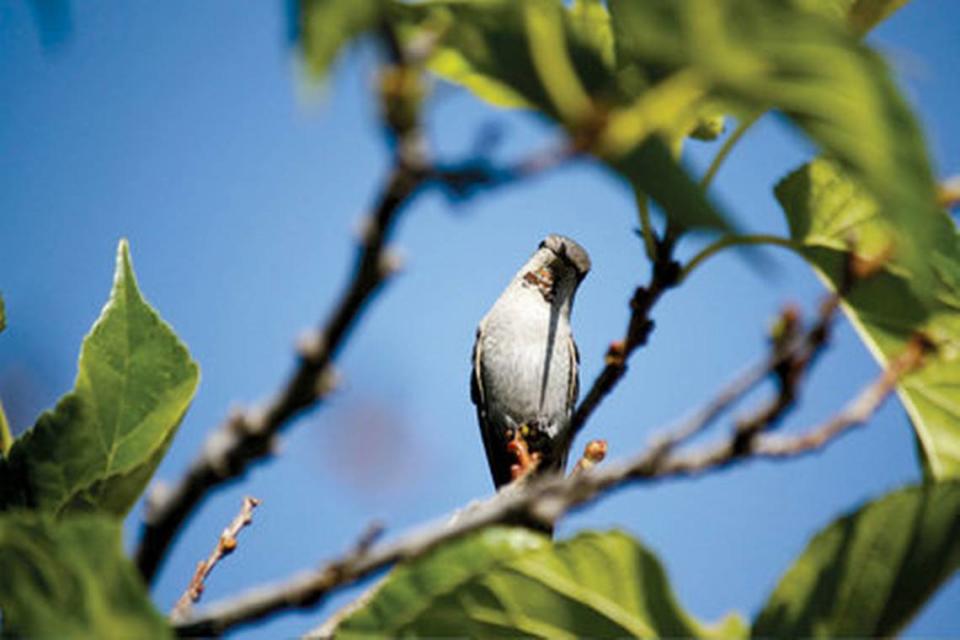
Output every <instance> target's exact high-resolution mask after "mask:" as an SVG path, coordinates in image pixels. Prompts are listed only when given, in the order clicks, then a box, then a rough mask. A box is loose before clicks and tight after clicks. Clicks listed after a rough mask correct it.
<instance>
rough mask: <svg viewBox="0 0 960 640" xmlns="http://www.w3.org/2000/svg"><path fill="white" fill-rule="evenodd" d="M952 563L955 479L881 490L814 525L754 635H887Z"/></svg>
mask: <svg viewBox="0 0 960 640" xmlns="http://www.w3.org/2000/svg"><path fill="white" fill-rule="evenodd" d="M958 567H960V483H957V482H944V483H937V484H927V485H923V486H916V487H910V488H907V489H903V490H901V491H896V492H894V493H891V494H888V495H887V496H885V497H884V498H881V499H880V500H876V501H874V502H871V503H870V504H868V505H866V506H865V507H863V508H861V509H859V510H858V511H856V512H855V513H853V514H851V515H848V516H845V517H843V518H841V519H839V520H837V521H836V522H834V523H833V524H831V525H830V526H829V527H827V528H826V529H824V530H823V531H821V532H820V533H818V534H817V535H816V537H814V538H813V540H811V541H810V544H809V545H807V548H806V549H805V550H804V552H803V554H802V555H801V556H800V557H799V558H798V559H797V561H796V562H795V563H794V564H793V566H792V567H790V569H789V570H788V571H787V573H786V574H784V576H783V578H782V579H781V580H780V583H779V584H778V585H777V587H776V589H775V590H774V592H773V594H772V595H771V596H770V598H769V600H768V601H767V603H766V605H765V606H764V607H763V610H762V611H761V612H760V615H759V616H758V617H757V620H756V622H755V623H754V627H753V635H754V636H755V637H759V638H811V637H820V638H841V637H845V638H884V637H893V636H895V635H897V633H899V632H900V631H901V630H902V629H903V628H904V626H905V625H906V624H907V623H908V622H910V620H911V619H912V618H913V617H914V616H915V615H916V614H917V613H918V612H919V611H920V609H921V608H922V607H923V605H924V604H925V603H926V601H927V600H928V599H929V598H930V596H931V595H932V594H933V593H934V591H936V589H937V587H939V586H940V585H941V584H943V583H944V581H946V580H947V578H949V577H950V576H951V575H952V574H953V573H954V572H955V571H956V570H957V568H958Z"/></svg>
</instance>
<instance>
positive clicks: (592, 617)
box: [337, 529, 746, 638]
mask: <svg viewBox="0 0 960 640" xmlns="http://www.w3.org/2000/svg"><path fill="white" fill-rule="evenodd" d="M371 634H373V635H377V636H391V637H401V636H405V637H410V636H418V637H450V636H456V637H475V638H479V637H494V636H514V637H543V638H577V637H581V638H582V637H591V638H604V637H618V638H625V637H633V638H641V637H648V638H650V637H684V638H689V637H720V636H722V637H728V638H737V637H741V638H742V637H744V636H745V635H746V628H745V626H744V624H743V622H742V621H741V620H740V618H739V617H737V616H728V617H727V618H726V619H725V620H724V622H722V623H721V624H720V625H719V626H717V627H715V628H707V627H704V626H702V625H700V624H699V623H698V622H697V621H695V620H694V619H693V618H692V617H691V616H689V615H688V614H687V613H686V612H684V611H683V609H682V608H681V607H680V605H679V604H678V603H677V601H676V598H675V596H674V595H673V592H672V590H671V589H670V586H669V584H668V582H667V576H666V574H665V572H664V570H663V567H662V566H661V565H660V562H659V561H658V560H657V558H656V557H655V556H654V555H653V554H652V553H651V552H650V551H647V550H646V549H644V548H643V547H642V546H641V545H640V544H639V543H637V542H636V541H635V540H633V539H632V538H630V537H629V536H628V535H626V534H624V533H619V532H611V533H602V534H601V533H584V534H580V535H578V536H576V537H575V538H573V539H571V540H567V541H565V542H559V543H557V544H552V543H551V542H550V540H549V539H548V538H547V537H545V536H542V535H539V534H535V533H531V532H530V531H528V530H525V529H491V530H486V531H483V532H481V533H479V534H476V535H474V536H472V537H469V538H466V539H464V540H459V541H456V542H452V543H450V544H447V545H445V546H443V547H441V548H439V549H437V550H436V551H435V552H433V553H431V554H429V555H428V556H426V557H424V558H421V559H419V560H416V561H414V562H412V563H410V564H408V565H404V566H401V567H399V568H398V569H396V570H395V571H394V572H393V573H392V574H391V575H390V576H388V578H387V579H386V580H385V583H384V584H383V585H382V586H380V587H379V588H378V590H377V592H376V593H375V594H374V596H373V597H372V599H371V600H370V601H369V602H367V603H366V604H365V606H363V607H362V608H361V609H359V610H358V611H356V612H354V613H353V614H352V615H351V616H349V617H348V618H346V620H345V621H344V622H343V623H342V626H341V627H340V629H339V630H338V633H337V637H338V638H360V637H369V636H370V635H371Z"/></svg>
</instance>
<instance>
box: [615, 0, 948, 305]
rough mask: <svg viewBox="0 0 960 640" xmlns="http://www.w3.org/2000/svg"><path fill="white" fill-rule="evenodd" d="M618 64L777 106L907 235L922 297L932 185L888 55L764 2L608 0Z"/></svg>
mask: <svg viewBox="0 0 960 640" xmlns="http://www.w3.org/2000/svg"><path fill="white" fill-rule="evenodd" d="M608 6H609V8H610V11H611V15H612V17H613V26H614V32H615V36H616V47H617V62H618V65H620V66H621V68H622V69H623V71H622V73H625V72H626V70H630V71H632V73H633V74H634V75H639V76H642V77H644V78H646V79H647V80H648V81H649V82H656V81H658V80H659V79H662V78H669V77H672V76H674V75H676V74H678V73H681V72H682V73H685V74H689V73H696V74H697V75H698V77H700V78H701V79H702V80H703V81H704V82H705V83H706V85H707V86H708V87H709V88H710V90H709V94H710V95H711V96H712V97H713V98H715V99H717V100H720V101H723V102H725V103H727V104H729V105H731V107H733V108H735V109H736V110H739V111H743V112H756V111H763V110H766V109H768V108H775V109H779V110H780V111H781V112H782V113H783V114H784V115H786V116H787V117H788V118H789V119H790V120H791V121H792V122H793V123H795V124H796V125H797V126H799V127H800V128H801V129H802V130H803V131H804V132H806V134H807V135H808V136H809V137H810V138H811V139H813V140H814V141H815V142H817V143H818V144H819V145H820V146H821V147H822V148H823V149H824V151H825V152H826V153H828V154H829V155H830V156H831V157H833V158H835V159H836V160H837V161H838V162H839V163H840V164H841V166H843V167H844V169H845V170H847V171H848V172H849V173H850V174H851V176H852V177H853V178H855V179H856V180H858V181H859V182H860V183H861V184H863V186H864V187H865V188H866V189H867V190H868V191H869V192H870V193H871V194H872V195H873V196H874V197H875V198H876V199H877V200H878V201H879V202H882V203H883V204H884V207H883V213H882V215H883V216H884V217H885V218H886V219H887V220H888V221H889V222H890V223H891V224H893V225H897V226H900V227H902V228H909V229H910V230H911V233H909V234H903V235H902V236H900V237H899V239H898V245H897V247H896V250H897V254H898V256H900V258H901V259H902V261H903V262H904V264H908V265H910V267H911V268H912V270H913V273H914V283H913V285H915V286H914V289H915V291H916V293H917V295H918V296H920V297H924V296H925V295H926V293H925V292H926V290H927V289H929V287H930V286H931V284H932V282H933V280H934V273H933V271H932V270H931V269H930V268H929V265H928V264H927V262H926V260H925V256H926V253H927V249H928V248H929V247H930V246H933V245H934V244H935V243H936V241H937V238H936V229H937V223H936V219H937V218H938V216H939V215H940V214H939V210H938V209H937V206H936V183H935V181H934V177H933V172H932V170H931V168H930V164H929V160H928V158H927V153H926V149H925V146H924V141H923V137H922V135H921V132H920V129H919V127H918V125H917V123H916V121H915V120H914V118H913V116H912V114H911V112H910V110H909V108H908V107H907V104H906V102H905V101H904V100H903V98H902V97H901V96H900V93H899V91H898V90H897V87H896V85H895V84H894V82H893V80H892V78H891V75H890V73H889V70H888V68H887V66H886V64H885V63H884V62H883V60H882V59H881V58H880V57H879V56H878V55H876V54H875V53H874V52H873V51H871V50H870V49H869V48H868V47H867V46H866V45H864V44H863V43H862V42H861V41H860V38H859V37H858V36H857V35H856V34H854V33H852V32H851V31H850V30H849V29H848V28H846V27H845V26H844V25H842V24H837V23H836V22H835V21H830V20H825V19H823V18H822V17H821V16H818V15H815V14H812V13H810V12H808V11H802V10H800V9H797V8H796V7H793V6H792V5H791V4H789V3H785V2H770V1H769V0H725V1H718V0H688V1H685V2H677V1H675V0H647V1H644V2H635V1H632V0H610V2H609V3H608Z"/></svg>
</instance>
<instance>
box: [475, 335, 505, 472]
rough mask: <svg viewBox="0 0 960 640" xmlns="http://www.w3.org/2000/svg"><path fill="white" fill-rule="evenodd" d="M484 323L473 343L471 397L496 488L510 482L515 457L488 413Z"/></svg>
mask: <svg viewBox="0 0 960 640" xmlns="http://www.w3.org/2000/svg"><path fill="white" fill-rule="evenodd" d="M482 335H483V323H482V322H481V323H480V326H479V327H477V337H476V341H475V342H474V343H473V370H472V371H471V373H470V399H471V400H472V401H473V404H475V405H477V422H478V423H479V425H480V436H481V438H482V439H483V448H484V451H485V452H486V454H487V463H488V464H489V465H490V475H491V476H493V484H494V486H495V487H496V488H498V489H499V488H500V487H501V486H502V485H505V484H507V483H508V482H510V479H511V477H510V466H511V465H512V464H513V458H512V457H511V455H510V453H509V452H508V451H507V443H506V442H504V441H503V437H502V434H501V432H500V429H498V428H497V425H495V424H491V422H490V419H489V417H488V415H487V402H486V398H485V396H484V391H483V341H482V340H481V339H480V336H482Z"/></svg>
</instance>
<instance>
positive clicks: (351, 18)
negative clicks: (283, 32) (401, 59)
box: [298, 0, 384, 77]
mask: <svg viewBox="0 0 960 640" xmlns="http://www.w3.org/2000/svg"><path fill="white" fill-rule="evenodd" d="M383 4H384V3H383V2H382V1H381V0H299V14H298V18H299V21H300V24H299V25H298V26H299V32H300V46H301V49H302V53H303V57H304V60H305V61H306V63H307V68H308V69H309V71H310V72H311V73H312V74H313V75H314V76H317V77H323V76H325V75H326V74H327V71H329V69H330V66H331V65H332V64H333V62H334V60H336V58H337V55H338V54H339V53H340V50H341V49H343V48H344V47H345V46H346V45H348V44H349V43H350V41H351V40H353V39H354V38H356V37H357V36H359V35H362V34H363V33H364V32H366V31H368V30H370V29H373V28H374V27H376V26H377V21H378V20H379V19H380V17H381V12H382V10H383Z"/></svg>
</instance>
